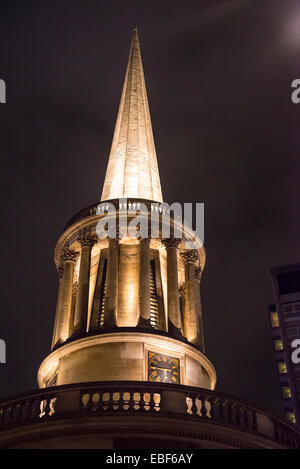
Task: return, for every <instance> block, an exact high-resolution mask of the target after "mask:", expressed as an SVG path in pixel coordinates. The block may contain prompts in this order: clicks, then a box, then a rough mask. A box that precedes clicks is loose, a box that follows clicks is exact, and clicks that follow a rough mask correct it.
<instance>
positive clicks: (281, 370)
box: [277, 362, 287, 375]
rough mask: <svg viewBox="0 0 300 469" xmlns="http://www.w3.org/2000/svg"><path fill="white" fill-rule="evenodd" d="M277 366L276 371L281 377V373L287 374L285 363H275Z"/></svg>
mask: <svg viewBox="0 0 300 469" xmlns="http://www.w3.org/2000/svg"><path fill="white" fill-rule="evenodd" d="M277 365H278V371H279V373H280V374H281V375H282V374H283V373H287V368H286V363H285V362H279V363H277Z"/></svg>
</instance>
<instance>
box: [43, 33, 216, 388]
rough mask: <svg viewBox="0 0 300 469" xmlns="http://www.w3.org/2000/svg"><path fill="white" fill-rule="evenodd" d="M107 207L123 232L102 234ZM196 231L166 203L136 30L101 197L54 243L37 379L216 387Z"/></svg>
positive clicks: (46, 383)
mask: <svg viewBox="0 0 300 469" xmlns="http://www.w3.org/2000/svg"><path fill="white" fill-rule="evenodd" d="M170 207H171V206H170ZM110 208H112V209H113V216H114V217H116V225H115V228H116V231H115V233H114V235H113V236H110V234H109V233H105V232H104V233H103V235H101V234H99V222H100V224H101V219H102V225H104V221H103V220H105V222H106V220H107V217H108V215H109V209H110ZM171 208H172V207H171ZM124 220H125V221H124ZM134 220H136V221H134ZM137 220H138V222H137ZM151 221H152V223H151ZM153 221H154V222H156V227H157V229H156V233H154V231H155V230H153ZM166 223H167V224H169V228H170V229H169V234H168V235H167V236H165V233H163V228H162V227H163V226H165V225H166ZM134 224H135V225H134ZM130 226H131V229H130ZM145 226H146V228H145ZM142 227H143V228H142ZM178 229H181V231H182V236H181V237H177V236H176V237H175V235H174V233H175V232H176V230H178ZM193 235H194V233H192V232H191V231H189V230H188V229H187V228H185V230H184V229H183V227H182V221H181V220H179V219H178V217H175V216H174V211H172V210H170V209H169V208H168V206H166V205H164V204H163V198H162V191H161V183H160V176H159V171H158V164H157V157H156V151H155V145H154V139H153V133H152V126H151V118H150V111H149V104H148V99H147V93H146V85H145V79H144V72H143V65H142V59H141V52H140V45H139V39H138V33H137V29H134V31H133V35H132V41H131V47H130V53H129V60H128V65H127V70H126V74H125V80H124V85H123V90H122V95H121V101H120V106H119V112H118V116H117V121H116V125H115V131H114V136H113V141H112V146H111V151H110V155H109V159H108V165H107V171H106V176H105V181H104V186H103V191H102V197H101V203H99V204H98V205H97V204H95V205H94V206H92V207H88V208H87V209H84V210H82V211H81V212H79V213H78V214H77V215H76V216H75V217H73V218H72V219H71V220H70V222H69V223H68V224H67V226H66V227H65V230H64V232H63V234H62V235H61V236H60V238H59V240H58V242H57V245H56V249H55V263H56V267H57V270H58V277H59V292H58V300H57V310H56V318H55V325H54V332H53V341H52V352H51V353H50V355H49V356H48V357H47V358H46V359H45V360H44V362H43V363H42V365H41V367H40V369H39V373H38V383H39V386H40V387H42V388H43V387H49V386H53V385H65V384H71V383H79V382H91V381H112V380H134V381H152V382H161V383H173V384H184V385H191V386H200V387H202V388H208V389H214V386H215V382H216V374H215V370H214V368H213V366H212V364H211V363H210V361H209V360H208V358H207V357H206V356H205V353H204V339H203V325H202V312H201V299H200V289H199V283H200V279H201V273H202V271H203V268H204V263H205V251H204V248H203V246H202V244H201V241H200V240H198V239H197V240H196V242H195V249H187V242H188V241H189V240H190V239H191V237H192V236H193Z"/></svg>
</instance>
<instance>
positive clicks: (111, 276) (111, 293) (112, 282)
mask: <svg viewBox="0 0 300 469" xmlns="http://www.w3.org/2000/svg"><path fill="white" fill-rule="evenodd" d="M118 268H119V240H118V239H116V238H112V239H110V240H109V242H108V262H107V274H106V291H105V309H104V327H107V328H110V327H115V326H116V325H117V305H118V276H119V275H118V270H119V269H118Z"/></svg>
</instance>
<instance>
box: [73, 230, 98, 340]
mask: <svg viewBox="0 0 300 469" xmlns="http://www.w3.org/2000/svg"><path fill="white" fill-rule="evenodd" d="M78 241H79V243H80V246H81V258H80V268H79V279H78V289H77V298H76V306H75V316H74V325H73V327H72V329H73V330H72V333H73V335H74V336H81V335H83V334H85V332H86V327H87V317H88V305H89V285H90V265H91V251H92V247H93V245H94V244H95V239H93V238H92V237H91V235H90V233H89V232H88V231H86V230H85V231H82V232H81V233H79V236H78Z"/></svg>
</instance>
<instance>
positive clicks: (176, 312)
mask: <svg viewBox="0 0 300 469" xmlns="http://www.w3.org/2000/svg"><path fill="white" fill-rule="evenodd" d="M162 243H163V245H164V246H165V248H166V250H167V288H168V330H169V332H170V333H171V334H174V335H175V336H181V330H182V323H181V315H180V304H179V289H178V265H177V247H178V245H179V243H180V240H179V239H175V238H169V239H164V240H163V241H162Z"/></svg>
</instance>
